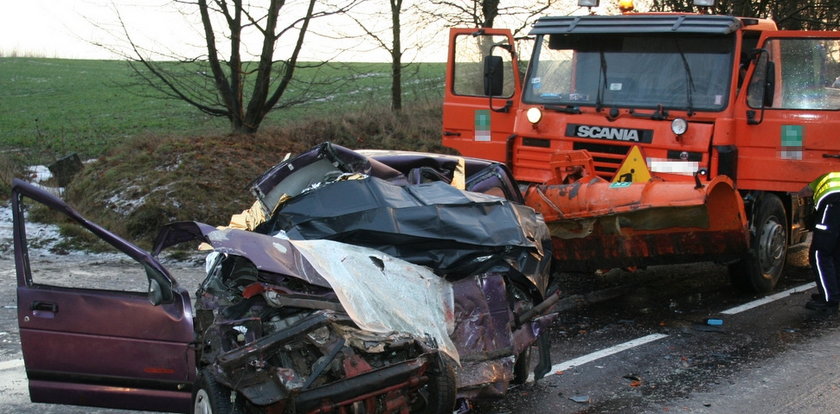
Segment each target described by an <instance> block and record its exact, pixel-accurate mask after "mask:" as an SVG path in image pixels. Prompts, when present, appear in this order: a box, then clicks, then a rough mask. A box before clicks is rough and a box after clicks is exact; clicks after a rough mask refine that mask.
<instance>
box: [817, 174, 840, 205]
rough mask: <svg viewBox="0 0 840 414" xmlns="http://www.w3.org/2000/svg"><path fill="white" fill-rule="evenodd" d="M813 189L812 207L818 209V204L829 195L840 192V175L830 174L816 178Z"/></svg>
mask: <svg viewBox="0 0 840 414" xmlns="http://www.w3.org/2000/svg"><path fill="white" fill-rule="evenodd" d="M818 180H819V181H817V184H816V185H815V186H813V187H812V188H813V189H814V206H816V207H817V208H819V206H820V202H822V201H823V200H825V198H826V197H827V196H829V195H830V194H834V193H836V192H840V173H837V172H832V173H828V174H826V175H824V176H822V177H820V178H818Z"/></svg>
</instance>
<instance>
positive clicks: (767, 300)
mask: <svg viewBox="0 0 840 414" xmlns="http://www.w3.org/2000/svg"><path fill="white" fill-rule="evenodd" d="M816 286H817V283H816V282H811V283H806V284H804V285H802V286H797V287H795V288H792V289H788V290H786V291H784V292H779V293H776V294H773V295H770V296H765V297H763V298H761V299H757V300H754V301H752V302H747V303H745V304H743V305H740V306H736V307H734V308H729V309H727V310H725V311H723V312H721V314H723V315H734V314H736V313H741V312H743V311H746V310H750V309H752V308H755V307H758V306H761V305H764V304H767V303H770V302H773V301H775V300H779V299H782V298H786V297H788V296H790V295H792V294H794V293H799V292H804V291H806V290H808V289H811V288H814V287H816Z"/></svg>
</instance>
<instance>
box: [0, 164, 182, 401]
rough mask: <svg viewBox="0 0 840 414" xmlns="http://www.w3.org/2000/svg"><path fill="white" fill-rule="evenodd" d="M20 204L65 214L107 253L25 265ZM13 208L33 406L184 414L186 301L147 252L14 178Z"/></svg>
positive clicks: (28, 246)
mask: <svg viewBox="0 0 840 414" xmlns="http://www.w3.org/2000/svg"><path fill="white" fill-rule="evenodd" d="M24 202H27V203H29V202H34V203H37V204H41V205H43V206H44V207H46V208H47V209H48V214H57V215H62V216H63V217H61V220H62V223H68V225H69V226H73V228H83V229H85V230H87V231H88V232H89V233H90V234H91V235H93V236H95V237H93V238H91V240H93V243H94V245H95V246H100V247H108V248H111V253H108V254H107V256H103V255H102V254H100V253H87V252H85V253H69V254H65V255H63V256H60V257H61V258H62V260H60V261H59V260H54V259H53V260H32V261H30V253H32V254H36V253H37V250H35V247H37V246H35V245H34V243H35V241H34V240H28V239H27V234H26V223H25V216H24V211H25V209H26V208H25V205H24ZM12 208H13V219H14V244H15V267H16V274H17V300H18V324H19V327H20V341H21V348H22V350H23V359H24V362H25V364H26V375H27V377H28V379H29V395H30V399H31V400H32V401H33V402H45V403H57V404H74V405H84V406H98V407H112V408H122V409H135V410H155V411H171V412H187V411H188V410H189V405H190V398H191V395H190V390H191V386H190V385H191V384H192V382H193V380H194V376H195V357H194V351H193V347H192V345H191V344H192V342H193V340H194V339H193V338H194V335H193V321H192V306H191V304H190V298H189V293H188V292H187V291H186V290H184V289H183V288H180V287H178V285H177V283H176V282H175V280H174V279H173V278H172V277H171V276H170V275H169V273H168V271H167V270H166V269H165V268H163V266H161V264H160V263H159V262H158V261H157V260H156V259H155V258H154V257H152V256H151V255H150V254H149V253H147V252H146V251H144V250H142V249H140V248H138V247H137V246H135V245H134V244H132V243H129V242H128V241H125V240H123V239H122V238H120V237H118V236H116V235H115V234H113V233H111V232H109V231H108V230H105V229H104V228H102V227H100V226H98V225H97V224H95V223H91V222H89V221H87V220H86V219H85V218H83V217H82V216H80V215H79V214H78V213H77V212H76V211H75V210H73V209H72V208H70V207H69V206H68V205H67V204H66V203H64V202H63V201H62V200H60V199H59V198H57V197H55V196H53V195H52V194H50V193H48V192H46V191H44V190H42V189H40V188H37V187H35V186H33V185H31V184H29V183H26V182H24V181H21V180H15V181H14V182H13V185H12ZM45 210H46V209H45ZM65 249H66V248H65ZM91 258H93V259H94V260H90V259H91ZM115 261H120V263H119V265H118V266H112V265H111V263H113V262H115Z"/></svg>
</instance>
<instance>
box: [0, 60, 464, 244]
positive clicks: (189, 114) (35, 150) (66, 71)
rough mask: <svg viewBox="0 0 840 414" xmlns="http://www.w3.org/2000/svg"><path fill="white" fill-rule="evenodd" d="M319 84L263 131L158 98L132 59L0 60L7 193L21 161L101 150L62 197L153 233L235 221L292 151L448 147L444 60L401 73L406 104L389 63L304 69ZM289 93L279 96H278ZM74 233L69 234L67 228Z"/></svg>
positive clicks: (1, 161)
mask: <svg viewBox="0 0 840 414" xmlns="http://www.w3.org/2000/svg"><path fill="white" fill-rule="evenodd" d="M296 73H297V75H298V76H299V77H300V78H301V79H303V80H306V81H309V80H315V79H317V80H319V82H318V83H317V85H319V86H318V87H314V88H309V89H302V88H303V86H302V85H301V84H297V85H295V88H296V89H292V90H290V92H289V93H290V94H291V95H290V96H294V95H295V94H300V93H305V92H311V94H310V95H312V96H313V97H314V98H315V99H312V100H310V101H308V103H306V104H302V105H299V106H294V107H291V108H290V109H285V110H282V111H276V112H272V113H270V114H269V116H268V117H267V118H266V120H265V122H264V123H263V125H262V128H261V130H260V132H259V133H257V134H254V135H251V136H242V135H233V134H229V131H230V129H229V128H230V127H229V124H228V123H227V120H226V119H223V118H211V117H208V116H206V115H204V114H202V113H201V112H199V111H198V110H197V109H194V108H193V107H191V106H189V105H187V104H186V103H183V102H180V101H175V100H166V99H160V98H156V97H150V96H149V94H150V92H149V90H148V89H138V88H137V87H136V86H135V87H132V86H129V85H131V84H132V83H136V80H135V79H134V78H133V76H132V74H133V72H132V70H131V68H129V67H128V65H127V64H126V63H125V62H118V61H89V60H61V59H44V58H25V57H19V58H11V57H10V58H0V111H2V116H0V192H2V193H3V194H8V191H9V190H10V187H9V183H10V182H11V179H12V177H17V176H21V174H22V172H21V167H22V166H26V165H32V164H50V163H52V162H53V161H55V160H56V159H58V158H60V157H63V156H64V155H67V154H70V153H74V152H75V153H77V154H79V155H80V156H81V157H82V159H85V160H88V159H96V161H95V162H91V163H88V164H86V165H85V168H84V169H83V170H82V171H81V172H80V173H79V174H77V175H76V177H75V178H74V179H73V181H72V182H70V184H69V185H68V186H67V187H66V188H65V191H64V194H63V198H65V199H66V200H67V201H68V202H70V203H71V205H73V206H74V207H75V208H77V209H78V210H79V211H80V212H81V213H82V214H83V215H85V216H86V217H88V218H89V219H91V220H93V221H95V222H97V223H99V224H102V225H103V226H105V227H106V228H108V229H110V230H112V231H115V232H116V233H118V234H121V235H124V236H127V237H129V238H130V239H132V240H135V241H140V242H143V243H150V242H151V238H152V237H154V234H155V233H156V231H157V227H158V226H159V225H162V224H164V223H168V222H172V221H181V220H198V221H202V222H207V223H213V224H215V225H221V224H226V223H227V220H229V218H230V215H231V214H233V213H237V212H240V211H242V209H243V208H246V207H248V206H250V205H251V204H252V203H253V196H252V195H251V194H250V193H249V191H248V189H247V185H248V183H249V182H250V181H251V180H253V179H254V178H256V177H257V176H258V175H259V174H260V173H262V172H263V171H265V170H266V169H267V168H269V167H270V166H272V165H274V164H276V163H278V162H279V161H280V160H282V159H283V157H284V156H285V154H286V153H289V152H291V153H299V152H301V151H305V150H306V149H308V148H311V146H313V145H316V144H319V143H321V142H324V141H331V142H334V143H336V144H339V145H344V146H347V147H351V148H360V147H364V148H385V149H407V150H420V151H431V152H441V151H447V150H448V149H446V148H443V147H442V146H441V144H440V125H441V124H440V122H441V121H440V116H441V114H440V108H441V105H440V103H441V101H442V92H443V64H419V65H417V66H414V67H409V68H408V69H407V70H406V73H405V75H404V78H403V79H404V82H403V85H404V99H403V104H404V110H403V111H402V112H401V113H393V112H392V111H391V110H390V109H389V107H390V95H391V92H390V70H389V65H388V64H384V63H379V64H361V63H354V64H334V65H330V66H325V67H320V68H317V69H310V70H305V71H300V72H296ZM281 102H282V101H281ZM69 236H70V235H68V237H69Z"/></svg>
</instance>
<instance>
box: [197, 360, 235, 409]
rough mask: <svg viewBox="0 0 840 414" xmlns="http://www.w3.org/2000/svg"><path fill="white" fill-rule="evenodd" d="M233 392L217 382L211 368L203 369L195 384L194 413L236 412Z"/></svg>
mask: <svg viewBox="0 0 840 414" xmlns="http://www.w3.org/2000/svg"><path fill="white" fill-rule="evenodd" d="M231 392H232V391H231V390H230V389H228V388H227V387H225V386H223V385H221V384H219V383H218V382H216V379H215V378H214V377H213V373H212V372H211V371H210V369H209V368H204V369H202V370H201V372H199V374H198V378H196V381H195V384H194V385H193V396H192V414H234V413H235V412H234V410H233V405H232V404H231V401H230V400H231V398H230V397H231Z"/></svg>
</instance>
